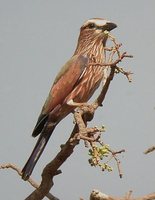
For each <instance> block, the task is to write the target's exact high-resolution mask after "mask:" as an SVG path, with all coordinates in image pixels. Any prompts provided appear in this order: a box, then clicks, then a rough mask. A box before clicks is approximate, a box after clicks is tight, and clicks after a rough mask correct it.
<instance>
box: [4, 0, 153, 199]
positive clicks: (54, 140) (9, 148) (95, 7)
mask: <svg viewBox="0 0 155 200" xmlns="http://www.w3.org/2000/svg"><path fill="white" fill-rule="evenodd" d="M154 8H155V1H154V0H149V1H146V0H141V1H134V0H130V1H124V0H117V1H114V0H113V1H112V0H109V1H105V0H96V1H93V0H78V1H73V0H66V1H60V0H57V1H52V0H44V1H41V0H37V1H36V0H34V1H30V0H27V1H23V0H20V1H18V0H14V1H11V0H0V69H1V73H0V134H1V140H0V163H7V162H11V163H14V164H16V165H18V167H20V168H22V167H23V166H24V164H25V162H26V160H27V158H28V156H29V155H30V153H31V151H32V149H33V147H34V145H35V143H36V138H32V137H31V132H32V130H33V127H34V126H35V123H36V121H37V118H38V115H39V113H40V110H41V108H42V105H43V103H44V101H45V99H46V97H47V94H48V92H49V89H50V86H51V84H52V82H53V80H54V78H55V76H56V74H57V72H58V71H59V69H60V68H61V66H62V65H63V64H64V63H65V62H66V61H67V60H68V59H69V58H70V57H71V56H72V54H73V52H74V50H75V47H76V43H77V39H78V35H79V29H80V26H81V25H82V24H83V22H85V21H86V20H87V19H89V18H93V17H101V18H106V19H107V20H110V21H113V22H114V23H116V24H117V25H118V27H117V29H115V30H114V31H113V35H115V36H116V37H117V39H118V41H119V42H121V43H123V50H125V51H126V50H127V51H128V52H129V53H130V54H132V55H133V56H134V58H133V59H132V60H131V59H130V60H129V59H128V60H125V61H124V62H123V63H122V64H121V65H122V66H123V67H125V69H127V70H131V71H132V72H134V75H133V82H132V83H128V81H127V80H126V79H125V77H124V76H122V75H117V76H116V77H115V79H114V80H113V82H112V84H111V86H110V89H109V91H108V94H107V96H106V100H105V102H104V106H103V107H102V108H100V109H99V110H98V111H97V112H96V114H95V118H94V121H93V122H92V123H91V125H92V126H93V125H98V126H101V125H105V126H106V129H107V131H106V133H105V135H104V142H105V143H108V144H110V146H111V148H113V149H114V150H120V149H125V150H126V153H124V154H122V155H121V156H120V160H121V162H122V168H123V173H124V175H123V178H122V179H120V178H119V176H118V172H117V168H116V165H115V163H112V166H113V168H114V169H113V172H111V173H104V172H101V171H100V170H99V169H97V168H93V167H90V166H89V164H88V161H87V160H88V151H87V149H86V148H84V145H83V142H81V144H80V145H79V146H77V147H76V149H75V152H74V154H73V155H72V156H71V157H70V158H69V159H68V160H67V162H66V163H65V164H64V165H63V166H62V167H61V170H62V174H61V175H59V176H56V177H55V178H54V183H55V185H54V187H53V188H52V191H51V192H52V193H53V194H55V195H56V196H57V197H59V198H60V199H70V200H72V199H79V197H83V198H84V199H88V197H89V194H90V192H91V190H92V189H94V188H96V189H99V190H100V191H102V192H104V193H107V194H111V195H116V196H123V195H124V194H125V193H126V192H128V191H129V190H133V192H134V195H136V196H140V195H144V194H148V193H151V192H155V173H154V166H155V159H154V153H152V154H150V155H148V156H146V155H144V154H143V151H144V150H145V149H146V148H148V147H149V146H151V145H155V133H154V131H155V123H154V119H155V90H154V88H155V86H154V85H155V64H154V57H155V56H154V49H155V39H154V38H155V23H154V20H155V10H154ZM72 119H73V118H72V115H70V116H69V117H68V118H67V119H65V120H63V121H62V122H61V123H60V124H59V125H58V127H57V128H56V130H55V131H54V133H53V135H52V137H51V139H50V141H49V143H48V145H47V147H46V149H45V151H44V153H43V155H42V156H41V158H40V160H39V162H38V163H37V165H36V167H35V169H34V172H33V174H32V178H34V180H36V181H38V182H40V180H41V177H40V174H41V172H42V169H43V167H44V166H45V164H47V163H48V162H49V161H50V160H51V159H52V158H53V157H54V155H55V154H56V153H57V152H58V150H59V149H60V145H61V144H63V143H64V142H65V141H66V139H67V138H68V136H69V134H70V132H71V130H72V127H73V124H72ZM31 191H33V188H32V187H31V186H30V185H29V184H28V183H27V182H24V181H23V180H21V178H20V177H19V176H18V175H17V174H16V173H15V172H14V171H12V170H4V171H1V172H0V194H1V195H0V196H1V199H5V200H10V199H16V200H21V199H24V198H25V197H26V196H27V195H28V194H30V192H31Z"/></svg>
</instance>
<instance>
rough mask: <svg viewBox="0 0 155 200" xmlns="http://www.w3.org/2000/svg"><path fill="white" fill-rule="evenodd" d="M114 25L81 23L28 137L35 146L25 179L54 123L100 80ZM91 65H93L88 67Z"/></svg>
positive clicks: (86, 97)
mask: <svg viewBox="0 0 155 200" xmlns="http://www.w3.org/2000/svg"><path fill="white" fill-rule="evenodd" d="M116 27H117V25H116V24H115V23H113V22H111V21H109V20H106V19H104V18H91V19H88V20H87V21H85V22H84V23H83V25H82V26H81V28H80V34H79V38H78V42H77V47H76V49H75V52H74V54H73V55H72V56H71V58H70V59H69V60H68V61H67V62H66V64H65V65H64V66H63V67H62V68H61V70H60V72H59V73H58V75H57V76H56V78H55V80H54V83H53V85H52V87H51V89H50V92H49V95H48V97H47V99H46V101H45V104H44V105H43V108H42V110H41V113H40V115H39V117H38V121H37V123H36V126H35V127H34V130H33V132H32V136H33V137H36V136H38V135H39V136H38V137H39V138H38V140H37V143H36V145H35V147H34V149H33V151H32V153H31V155H30V157H29V159H28V160H27V162H26V164H25V166H24V167H23V169H22V179H23V180H27V179H29V177H30V176H31V174H32V171H33V169H34V167H35V165H36V163H37V161H38V159H39V158H40V156H41V154H42V152H43V150H44V148H45V146H46V144H47V142H48V140H49V138H50V136H51V135H52V133H53V131H54V129H55V127H56V126H57V125H58V123H59V122H60V121H61V120H62V119H64V118H65V117H66V116H67V115H68V114H70V113H72V112H74V110H75V109H76V108H77V107H78V106H79V105H80V104H82V103H86V102H88V100H89V99H90V98H91V97H92V95H93V94H94V92H95V91H96V90H97V88H98V87H99V86H100V83H101V82H102V80H103V77H104V69H103V66H102V65H95V63H104V61H105V54H104V49H105V47H106V41H107V38H108V35H107V34H106V31H108V32H110V31H111V30H113V29H115V28H116ZM92 63H93V64H92Z"/></svg>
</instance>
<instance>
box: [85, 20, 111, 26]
mask: <svg viewBox="0 0 155 200" xmlns="http://www.w3.org/2000/svg"><path fill="white" fill-rule="evenodd" d="M108 22H110V21H108V20H106V19H89V20H88V21H86V22H85V23H84V25H87V24H89V23H94V24H96V25H97V26H104V25H106V24H107V23H108Z"/></svg>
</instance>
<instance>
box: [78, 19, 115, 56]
mask: <svg viewBox="0 0 155 200" xmlns="http://www.w3.org/2000/svg"><path fill="white" fill-rule="evenodd" d="M116 27H117V25H116V24H115V23H113V22H111V21H108V20H106V19H102V18H92V19H89V20H87V21H86V22H85V23H84V24H83V25H82V27H81V29H80V36H79V40H78V46H77V49H76V53H77V52H78V53H79V52H80V51H82V52H83V51H85V49H86V50H87V49H90V48H91V47H92V46H93V45H94V44H95V43H97V45H98V44H101V43H102V44H103V45H104V46H105V42H106V40H107V38H108V35H107V32H106V31H108V32H109V31H111V30H113V29H114V28H116Z"/></svg>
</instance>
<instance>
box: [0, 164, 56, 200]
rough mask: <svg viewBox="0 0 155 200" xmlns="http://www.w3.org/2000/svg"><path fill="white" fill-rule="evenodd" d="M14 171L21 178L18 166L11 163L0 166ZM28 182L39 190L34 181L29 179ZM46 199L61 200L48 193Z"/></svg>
mask: <svg viewBox="0 0 155 200" xmlns="http://www.w3.org/2000/svg"><path fill="white" fill-rule="evenodd" d="M9 168H10V169H13V170H14V171H16V172H17V173H18V175H19V176H22V172H21V169H20V168H18V167H17V166H16V165H14V164H11V163H6V164H1V165H0V169H9ZM28 182H29V183H30V184H31V185H32V186H33V187H34V188H38V187H39V185H38V184H37V183H36V182H35V181H34V180H33V179H32V178H29V179H28ZM46 197H47V198H48V199H50V200H59V199H58V198H56V197H55V196H53V195H52V194H50V193H48V194H47V195H46Z"/></svg>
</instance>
